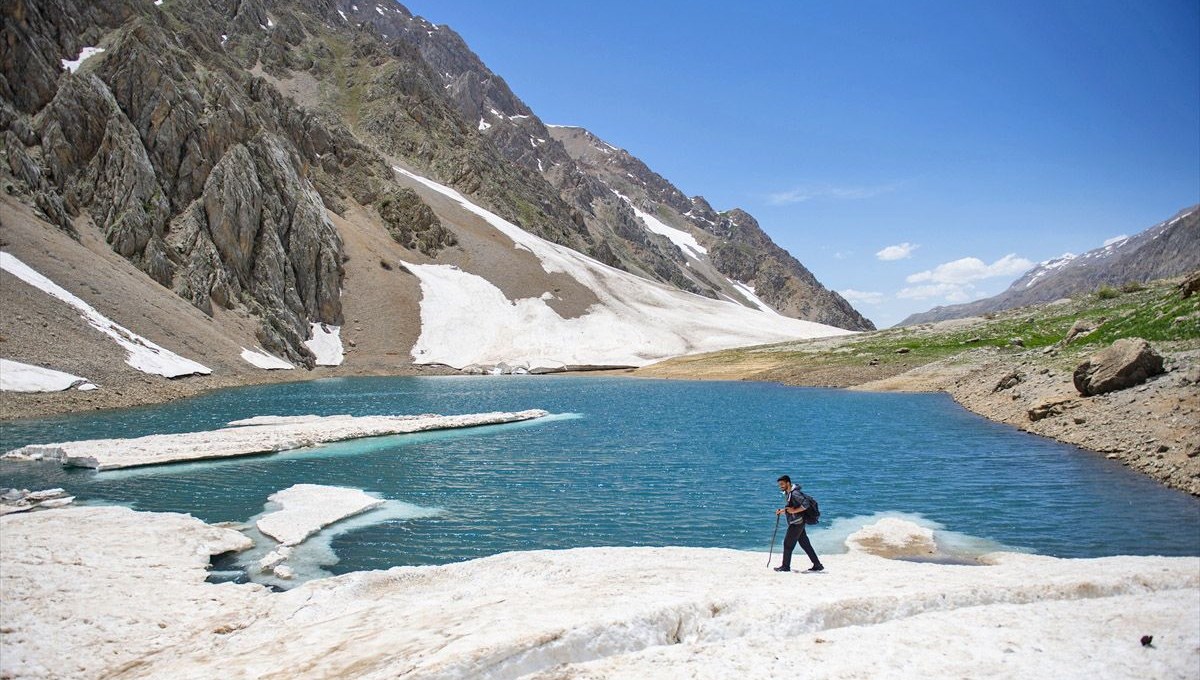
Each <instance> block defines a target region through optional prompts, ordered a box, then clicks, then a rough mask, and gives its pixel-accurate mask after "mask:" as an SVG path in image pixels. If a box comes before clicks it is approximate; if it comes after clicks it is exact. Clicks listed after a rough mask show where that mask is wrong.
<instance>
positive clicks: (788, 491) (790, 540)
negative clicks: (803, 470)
mask: <svg viewBox="0 0 1200 680" xmlns="http://www.w3.org/2000/svg"><path fill="white" fill-rule="evenodd" d="M776 481H777V482H779V490H780V491H782V492H783V498H784V501H785V503H784V507H782V508H779V509H778V510H776V511H775V514H776V515H783V516H784V517H786V518H787V525H788V526H787V533H786V534H784V535H783V564H782V565H780V566H778V567H775V571H791V570H792V551H793V550H795V549H796V543H799V544H800V547H801V548H804V553H805V554H806V555H808V559H810V560H812V568H811V569H809V571H824V570H825V567H824V565H822V564H821V560H820V559H819V558H818V557H817V551H815V550H813V547H812V542H811V541H809V540H808V532H807V531H805V530H804V511H805V510H807V509H808V497H807V496H805V495H804V494H802V493H800V487H799V486H796V485H795V484H792V478H791V477H788V476H787V475H783V476H782V477H780V478H779V479H777V480H776Z"/></svg>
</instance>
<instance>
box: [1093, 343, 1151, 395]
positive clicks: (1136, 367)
mask: <svg viewBox="0 0 1200 680" xmlns="http://www.w3.org/2000/svg"><path fill="white" fill-rule="evenodd" d="M1162 372H1163V358H1162V356H1161V355H1160V354H1159V353H1158V352H1156V351H1154V348H1153V347H1151V346H1150V343H1148V342H1146V341H1145V340H1143V339H1141V338H1122V339H1120V340H1117V341H1116V342H1114V343H1113V344H1112V345H1110V346H1109V347H1108V348H1107V349H1104V350H1102V351H1100V352H1098V353H1096V354H1094V355H1092V357H1091V358H1090V359H1088V360H1087V361H1085V362H1083V363H1082V364H1080V365H1079V366H1078V367H1077V368H1076V369H1075V373H1074V376H1073V378H1074V382H1075V389H1077V390H1079V393H1080V394H1082V395H1083V396H1085V397H1090V396H1093V395H1097V394H1104V393H1106V392H1115V391H1117V390H1123V389H1126V388H1129V387H1133V386H1135V385H1140V384H1141V383H1143V382H1146V380H1147V379H1149V378H1151V377H1153V376H1156V375H1158V374H1160V373H1162Z"/></svg>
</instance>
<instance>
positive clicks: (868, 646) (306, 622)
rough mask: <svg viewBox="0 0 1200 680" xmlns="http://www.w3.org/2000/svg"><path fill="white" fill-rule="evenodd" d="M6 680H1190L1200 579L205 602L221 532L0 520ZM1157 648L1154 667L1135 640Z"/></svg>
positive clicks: (676, 582)
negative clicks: (122, 679)
mask: <svg viewBox="0 0 1200 680" xmlns="http://www.w3.org/2000/svg"><path fill="white" fill-rule="evenodd" d="M0 526H2V528H3V531H4V539H5V550H4V551H3V553H0V567H2V568H0V591H2V593H3V596H4V601H5V605H6V608H5V635H4V636H3V637H2V638H0V646H2V648H0V674H3V675H5V676H17V677H29V676H51V677H64V678H76V677H77V678H84V677H104V676H110V675H121V674H125V675H133V676H137V677H215V676H220V677H228V678H253V677H267V676H279V677H285V676H286V677H294V678H331V677H359V678H383V677H398V676H404V677H409V678H461V677H489V678H516V677H536V678H564V677H571V678H614V677H616V678H664V677H672V678H673V677H688V678H714V679H715V678H730V677H746V678H751V677H755V678H757V677H764V678H765V677H792V676H795V675H796V673H797V672H798V671H797V669H802V671H803V675H804V676H805V677H808V678H846V677H879V676H880V675H885V676H891V677H927V678H951V677H954V678H957V677H1104V678H1138V679H1139V680H1140V679H1141V678H1149V677H1153V678H1164V677H1180V678H1191V677H1195V672H1196V668H1197V667H1200V666H1198V664H1200V651H1198V650H1200V608H1197V606H1196V605H1197V603H1198V602H1200V559H1198V558H1194V557H1187V558H1165V557H1108V558H1100V559H1082V560H1079V559H1072V560H1063V559H1055V558H1050V557H1040V556H1034V555H1017V554H996V555H993V556H992V557H991V562H992V563H991V564H990V565H988V566H946V565H934V564H920V563H915V562H905V561H896V560H888V559H884V558H880V557H876V556H873V555H868V554H864V553H858V552H851V553H847V554H841V555H829V556H827V557H825V558H824V562H825V564H826V567H827V571H825V572H823V573H821V574H801V573H790V574H779V573H775V572H773V571H771V570H770V569H768V568H766V566H765V565H764V559H763V558H764V555H763V554H762V553H761V552H753V553H751V552H742V551H734V550H721V549H700V548H581V549H574V550H558V551H534V552H519V553H506V554H501V555H496V556H493V557H488V558H485V559H480V560H473V561H470V562H461V563H456V564H449V565H443V566H432V567H397V568H393V569H390V570H387V571H376V572H360V573H351V574H345V575H342V576H338V577H334V578H328V579H321V580H317V581H310V582H308V583H306V584H303V585H301V586H299V587H296V588H294V589H292V590H290V591H287V592H285V593H270V592H267V591H266V590H265V589H263V588H261V587H258V586H245V585H242V586H237V585H231V584H221V585H213V584H205V583H203V578H204V572H203V568H202V567H203V565H204V562H205V561H206V558H207V556H208V555H210V554H212V553H215V552H218V551H221V550H229V549H237V548H238V547H241V546H242V545H244V543H242V542H244V541H245V539H244V538H243V537H241V536H240V535H238V534H236V533H235V532H232V531H228V530H221V529H216V528H214V527H208V526H205V525H203V524H201V523H200V522H199V521H198V520H195V519H192V518H190V517H185V516H180V515H168V514H154V513H134V512H132V511H129V510H125V509H121V508H103V507H88V508H76V509H69V510H50V511H45V512H40V513H32V514H19V515H10V516H6V517H3V518H0ZM1143 635H1153V644H1152V645H1150V646H1143V645H1142V644H1141V642H1140V638H1141V636H1143Z"/></svg>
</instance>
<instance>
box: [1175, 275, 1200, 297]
mask: <svg viewBox="0 0 1200 680" xmlns="http://www.w3.org/2000/svg"><path fill="white" fill-rule="evenodd" d="M1197 291H1200V269H1198V270H1196V271H1194V272H1192V273H1191V274H1188V275H1187V278H1185V279H1184V280H1183V283H1180V284H1179V295H1180V296H1181V297H1183V298H1190V297H1191V296H1192V295H1194V294H1195V293H1196V292H1197Z"/></svg>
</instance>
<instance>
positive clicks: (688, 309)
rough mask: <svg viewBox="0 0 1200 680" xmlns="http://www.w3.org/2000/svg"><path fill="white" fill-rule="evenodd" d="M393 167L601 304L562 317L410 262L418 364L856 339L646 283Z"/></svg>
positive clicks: (636, 362) (483, 284)
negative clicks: (417, 286) (417, 312)
mask: <svg viewBox="0 0 1200 680" xmlns="http://www.w3.org/2000/svg"><path fill="white" fill-rule="evenodd" d="M394 169H395V170H396V172H398V173H400V174H402V175H404V176H406V177H409V178H410V179H412V180H414V181H416V182H419V183H421V184H423V185H424V186H426V187H428V188H430V189H433V190H434V191H437V192H438V193H441V194H442V195H444V196H447V197H449V198H451V199H452V200H454V201H455V202H457V203H459V205H461V206H462V207H463V208H464V209H466V210H467V211H469V212H471V213H474V214H476V215H478V216H480V217H482V218H483V219H484V220H486V221H487V222H488V223H489V224H491V225H492V226H493V227H495V228H496V229H497V230H499V231H500V232H501V233H503V234H504V235H506V236H508V237H509V238H510V239H512V241H513V243H514V247H516V248H521V249H526V250H528V251H530V252H531V253H533V254H534V255H535V256H537V258H538V259H539V260H540V261H541V264H542V268H543V269H544V270H545V271H546V272H548V273H560V272H561V273H565V274H567V275H568V276H571V277H572V278H574V279H575V280H576V281H578V282H579V283H580V284H581V285H583V286H584V287H586V288H588V289H589V290H591V291H593V292H595V294H596V295H597V297H598V298H599V299H600V302H599V303H597V304H595V305H593V306H592V307H591V308H589V309H588V310H587V311H586V312H585V313H584V314H583V315H582V316H579V317H576V318H572V319H564V318H563V317H561V316H559V314H558V313H557V312H555V311H554V310H553V309H552V308H550V307H549V306H548V305H547V304H546V301H545V300H543V299H540V298H523V299H518V300H509V299H508V298H507V297H505V295H504V294H503V292H501V291H500V289H499V288H497V287H496V286H495V285H493V284H492V283H491V282H490V281H487V280H486V279H484V278H483V277H481V276H478V275H475V274H472V273H469V272H465V271H462V270H461V269H458V268H457V267H454V266H452V265H435V264H429V265H417V264H407V266H408V268H409V269H410V270H411V271H412V272H413V273H414V274H415V275H416V276H417V277H418V278H419V279H420V281H421V294H422V299H421V336H420V337H419V338H418V339H417V343H416V344H415V345H414V346H413V349H412V356H413V360H414V362H416V363H419V364H434V363H440V364H445V365H447V366H452V367H454V368H458V369H462V368H465V367H467V366H470V365H480V366H484V365H497V364H500V363H509V364H514V365H515V364H520V363H522V362H527V361H529V360H532V359H543V360H551V361H555V362H560V363H562V364H565V365H568V366H572V365H575V366H577V365H588V366H591V365H596V366H600V365H603V366H644V365H646V364H649V363H652V362H654V361H657V360H660V359H665V358H667V357H671V356H678V355H682V354H693V353H697V352H706V351H714V350H718V349H726V348H729V347H738V346H745V345H754V344H763V343H768V342H780V341H783V340H789V339H796V338H811V337H826V336H831V335H846V334H850V333H851V331H847V330H844V329H840V328H834V327H832V326H825V325H823V324H817V323H813V322H809V321H801V320H798V319H791V318H788V317H784V316H780V315H778V314H765V313H763V312H761V311H758V310H753V309H750V308H748V307H745V306H743V305H740V304H735V303H730V302H722V301H717V300H710V299H708V298H705V297H701V296H699V295H693V294H691V293H685V292H683V291H680V290H678V289H676V288H671V287H669V286H665V285H662V284H659V283H656V282H652V281H648V280H646V279H642V278H639V277H637V276H635V275H633V274H629V273H628V272H623V271H620V270H618V269H615V268H613V267H609V266H608V265H605V264H602V263H600V262H598V261H596V260H593V259H592V258H590V257H587V256H586V255H583V254H581V253H578V252H576V251H574V250H571V249H569V248H566V247H563V246H559V245H557V244H553V243H550V242H549V241H545V240H543V239H541V238H538V237H536V236H534V235H532V234H530V233H528V232H526V231H524V230H522V229H521V228H519V227H517V226H516V225H514V224H512V223H511V222H508V221H506V220H504V219H502V218H501V217H499V216H497V215H495V214H493V213H491V212H489V211H487V210H485V209H483V208H481V207H479V206H477V205H475V204H474V203H471V202H470V201H468V200H467V199H466V198H464V197H463V196H462V195H461V194H459V193H458V192H457V191H455V190H454V189H451V188H449V187H446V186H443V185H441V184H438V183H437V182H434V181H433V180H430V179H427V178H425V177H421V176H420V175H417V174H414V173H412V172H409V171H407V170H404V169H403V168H399V167H395V168H394Z"/></svg>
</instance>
